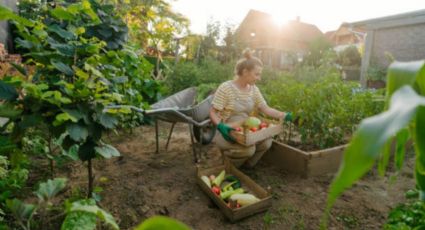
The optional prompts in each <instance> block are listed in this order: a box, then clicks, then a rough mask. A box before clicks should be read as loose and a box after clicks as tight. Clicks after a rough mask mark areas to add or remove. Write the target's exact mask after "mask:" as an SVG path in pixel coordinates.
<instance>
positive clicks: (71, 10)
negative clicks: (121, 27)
mask: <svg viewBox="0 0 425 230" xmlns="http://www.w3.org/2000/svg"><path fill="white" fill-rule="evenodd" d="M0 10H1V11H2V12H8V10H7V9H5V8H0ZM49 12H50V17H51V19H52V20H49V21H48V23H47V24H46V23H43V22H40V21H33V22H31V23H26V24H22V23H20V22H19V21H15V22H16V25H17V28H18V29H19V33H20V34H21V36H22V38H25V40H23V39H18V40H17V41H18V44H19V45H20V46H22V47H25V48H26V49H28V50H30V52H29V53H28V54H26V56H27V58H28V62H29V63H33V64H35V65H36V71H35V74H34V75H33V76H29V77H28V78H29V79H32V82H29V81H27V79H24V78H22V77H5V78H4V79H3V80H2V81H0V87H1V88H2V89H3V90H2V91H1V92H2V93H1V94H0V99H3V100H5V101H6V102H5V103H4V104H3V106H2V111H11V112H12V113H10V112H9V114H6V115H8V116H6V117H7V118H9V119H10V121H11V122H13V123H14V126H13V127H14V128H13V132H12V134H11V136H12V137H13V140H15V141H16V142H19V141H20V140H21V139H22V136H23V134H24V133H25V131H26V130H28V129H29V128H32V127H37V126H38V125H39V124H40V123H41V124H44V125H46V126H47V129H48V130H49V132H50V133H51V134H52V136H53V137H54V138H56V139H58V138H59V137H60V136H61V135H63V134H66V136H65V137H64V139H63V142H62V147H63V148H64V149H65V150H68V149H70V148H71V147H72V146H74V145H78V146H79V148H78V156H79V159H81V160H82V161H87V168H88V175H89V179H88V196H91V192H92V188H93V175H92V169H91V160H92V159H93V158H95V157H96V156H99V157H103V158H110V157H113V156H117V155H119V152H118V151H117V150H116V149H115V148H114V147H112V146H110V145H107V144H105V143H104V142H103V141H102V140H101V138H102V133H103V132H104V131H105V130H107V129H111V128H114V127H115V126H116V125H117V123H118V119H117V118H116V117H115V116H114V115H113V114H110V113H104V112H103V108H104V106H105V105H108V104H112V103H120V102H121V100H122V95H120V94H118V93H114V92H113V91H112V92H111V90H110V88H108V85H109V80H108V79H107V78H105V76H104V74H103V73H102V70H103V68H102V65H101V63H99V61H98V60H99V59H100V58H101V57H102V56H103V55H105V53H104V52H103V49H104V48H105V45H106V43H105V42H102V41H99V40H98V38H96V37H92V38H87V37H86V34H85V33H84V32H85V28H84V26H82V25H86V26H88V25H96V24H98V23H100V20H99V18H98V16H97V15H96V13H95V12H94V11H93V9H92V8H91V5H90V3H89V2H88V1H82V2H81V3H75V4H71V5H69V6H68V7H63V6H60V5H56V7H55V8H54V9H51V10H50V11H49ZM11 18H12V17H11ZM13 18H16V16H13ZM53 19H55V20H53ZM64 22H66V23H64ZM23 74H26V73H23ZM115 112H120V111H115Z"/></svg>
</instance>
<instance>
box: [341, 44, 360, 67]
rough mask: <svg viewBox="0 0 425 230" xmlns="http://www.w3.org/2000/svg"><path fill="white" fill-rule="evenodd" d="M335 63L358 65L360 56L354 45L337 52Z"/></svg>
mask: <svg viewBox="0 0 425 230" xmlns="http://www.w3.org/2000/svg"><path fill="white" fill-rule="evenodd" d="M337 63H338V64H340V65H342V66H360V65H361V63H362V57H361V56H360V52H359V50H358V49H357V47H355V46H349V47H347V48H345V49H344V50H343V51H341V52H340V53H338V58H337Z"/></svg>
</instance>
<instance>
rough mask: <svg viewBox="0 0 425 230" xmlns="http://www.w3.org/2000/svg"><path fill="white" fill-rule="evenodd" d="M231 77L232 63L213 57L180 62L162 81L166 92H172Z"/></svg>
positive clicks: (220, 81)
mask: <svg viewBox="0 0 425 230" xmlns="http://www.w3.org/2000/svg"><path fill="white" fill-rule="evenodd" d="M232 78H233V63H228V64H221V63H220V62H219V61H217V60H214V59H206V60H204V61H202V62H201V63H200V64H196V63H194V62H189V61H186V62H180V63H178V64H177V65H176V67H175V69H174V71H173V72H171V73H169V74H168V76H167V79H166V82H165V83H164V84H165V86H166V87H167V88H168V93H169V94H173V93H176V92H178V91H181V90H183V89H186V88H188V87H192V86H198V85H200V84H212V83H214V84H220V83H222V82H224V81H227V80H230V79H232Z"/></svg>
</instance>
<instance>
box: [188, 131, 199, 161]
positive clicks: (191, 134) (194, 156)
mask: <svg viewBox="0 0 425 230" xmlns="http://www.w3.org/2000/svg"><path fill="white" fill-rule="evenodd" d="M192 127H193V125H191V124H189V132H190V141H191V142H192V151H193V159H194V160H195V163H198V155H197V154H196V148H195V141H194V140H193V130H192Z"/></svg>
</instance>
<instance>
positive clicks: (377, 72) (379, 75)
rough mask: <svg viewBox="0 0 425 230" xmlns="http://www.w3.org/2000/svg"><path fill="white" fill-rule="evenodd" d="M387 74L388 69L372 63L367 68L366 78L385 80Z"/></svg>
mask: <svg viewBox="0 0 425 230" xmlns="http://www.w3.org/2000/svg"><path fill="white" fill-rule="evenodd" d="M386 76H387V70H386V69H385V68H383V67H379V66H378V65H371V66H369V68H368V69H367V74H366V78H367V79H368V80H371V81H385V80H386Z"/></svg>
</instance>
